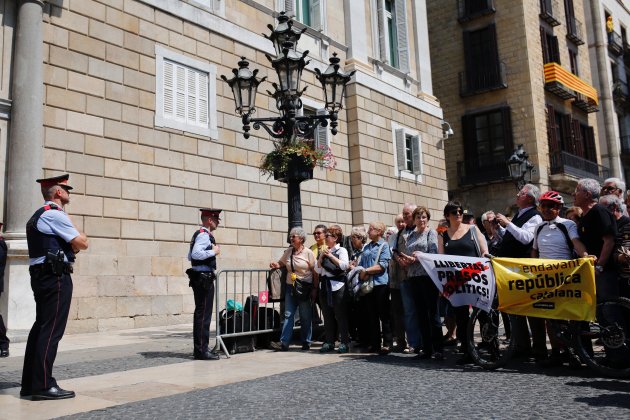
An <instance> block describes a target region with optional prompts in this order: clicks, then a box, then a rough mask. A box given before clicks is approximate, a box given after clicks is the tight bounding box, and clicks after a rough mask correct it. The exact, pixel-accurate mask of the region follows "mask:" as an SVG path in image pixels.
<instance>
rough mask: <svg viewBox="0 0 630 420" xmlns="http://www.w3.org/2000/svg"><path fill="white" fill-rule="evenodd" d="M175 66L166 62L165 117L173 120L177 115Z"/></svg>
mask: <svg viewBox="0 0 630 420" xmlns="http://www.w3.org/2000/svg"><path fill="white" fill-rule="evenodd" d="M174 89H175V66H174V65H173V63H171V62H170V61H166V60H164V116H165V117H167V118H173V116H174V113H175V103H174V98H175V93H174Z"/></svg>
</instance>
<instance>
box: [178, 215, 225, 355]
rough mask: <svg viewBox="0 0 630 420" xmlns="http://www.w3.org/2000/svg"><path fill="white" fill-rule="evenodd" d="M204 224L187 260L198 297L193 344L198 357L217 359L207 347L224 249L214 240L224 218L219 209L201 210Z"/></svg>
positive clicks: (190, 277)
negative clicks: (221, 255) (215, 288)
mask: <svg viewBox="0 0 630 420" xmlns="http://www.w3.org/2000/svg"><path fill="white" fill-rule="evenodd" d="M199 210H200V211H201V227H200V228H199V229H198V230H197V231H196V232H195V233H194V235H193V237H192V239H191V240H190V250H189V251H188V260H189V261H190V263H191V265H192V267H191V268H189V269H188V270H186V274H188V278H189V279H190V283H189V284H190V287H192V289H193V294H194V296H195V314H194V318H193V347H194V357H195V359H197V360H217V359H218V358H219V355H218V354H215V353H212V352H211V351H210V350H208V341H209V340H210V320H211V319H212V308H213V303H214V280H215V277H216V276H215V271H216V269H217V256H218V255H219V254H220V253H221V248H220V247H219V245H217V243H216V241H215V240H214V236H213V235H212V232H213V231H215V230H216V229H217V227H218V226H219V222H220V221H221V219H220V218H219V215H220V214H221V211H222V210H220V209H199Z"/></svg>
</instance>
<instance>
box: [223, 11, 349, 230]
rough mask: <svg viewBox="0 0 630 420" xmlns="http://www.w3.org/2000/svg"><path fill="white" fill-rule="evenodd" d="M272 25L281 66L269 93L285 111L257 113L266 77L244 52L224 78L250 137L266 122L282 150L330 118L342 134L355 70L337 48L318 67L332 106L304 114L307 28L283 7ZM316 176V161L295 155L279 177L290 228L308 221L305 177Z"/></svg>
mask: <svg viewBox="0 0 630 420" xmlns="http://www.w3.org/2000/svg"><path fill="white" fill-rule="evenodd" d="M267 27H268V28H269V29H270V30H271V35H269V36H267V35H265V37H266V38H267V39H269V40H270V41H271V42H272V43H273V46H274V49H275V51H276V58H272V57H271V56H270V55H268V54H265V56H266V57H267V59H268V60H269V61H270V63H271V67H273V69H274V70H275V71H276V74H277V76H278V82H279V83H278V84H276V83H272V86H273V88H274V92H273V93H272V92H270V91H267V93H268V94H269V95H270V96H271V97H273V98H274V99H275V100H276V108H277V109H278V111H280V116H279V117H267V118H253V117H252V115H253V114H255V113H256V107H255V102H256V93H257V92H258V85H260V83H262V82H263V81H264V80H265V79H266V77H263V78H262V79H260V78H257V76H256V75H257V73H258V70H253V71H252V70H250V69H249V63H248V62H247V60H246V59H245V57H241V61H239V62H238V69H233V70H232V73H234V77H232V78H231V79H228V78H227V77H225V76H221V78H222V79H223V80H224V81H225V82H226V83H227V84H228V85H229V86H230V88H231V89H232V94H233V95H234V102H235V104H236V113H237V114H238V115H240V116H241V118H242V122H243V136H244V137H245V138H246V139H247V138H249V136H250V134H249V131H250V129H251V127H252V126H253V128H254V130H258V129H260V128H261V127H262V128H263V129H264V130H265V131H266V132H267V133H268V134H269V135H270V136H271V137H272V138H273V139H275V141H277V143H276V145H275V147H276V150H280V149H282V148H286V147H289V146H291V145H295V144H296V142H298V141H300V140H304V139H306V138H312V137H313V133H314V132H315V130H316V129H317V127H318V126H320V125H321V126H322V127H326V126H328V124H329V121H330V127H331V128H330V131H331V133H332V134H333V135H335V134H337V113H338V112H339V110H341V108H342V100H343V97H344V93H345V88H346V85H347V84H348V82H349V81H350V79H351V77H352V75H353V74H354V71H353V72H350V73H344V72H342V71H340V70H339V69H340V65H339V62H340V60H339V58H338V57H337V54H333V57H331V58H330V65H329V66H328V68H327V69H326V70H325V71H324V72H321V71H319V70H318V69H315V72H316V74H317V75H316V77H317V80H319V81H320V83H321V84H322V88H323V90H324V101H325V107H326V110H327V111H328V113H327V114H325V115H308V116H298V115H297V113H298V110H299V109H300V108H302V100H301V99H300V98H301V96H302V94H303V93H304V91H305V90H306V87H305V88H304V89H300V82H301V79H302V71H303V70H304V67H306V65H307V64H308V63H309V62H308V61H307V60H306V57H307V56H308V51H304V52H303V53H299V52H298V51H297V42H298V40H299V39H300V36H301V35H302V33H303V32H304V31H305V30H306V29H302V30H298V29H296V28H294V27H293V20H292V19H290V18H289V17H288V16H286V14H285V12H281V13H280V15H279V16H278V25H277V26H276V27H275V28H273V27H272V26H271V25H267ZM312 178H313V168H312V166H310V167H309V166H308V165H306V163H305V162H304V160H303V159H299V158H296V159H293V160H292V161H291V162H290V163H289V165H288V168H287V170H286V172H283V173H281V174H278V176H277V177H276V179H278V180H279V181H281V182H285V183H286V184H287V196H288V210H289V231H290V230H291V229H292V228H294V227H297V226H302V200H301V196H300V183H301V182H302V181H304V180H307V179H312Z"/></svg>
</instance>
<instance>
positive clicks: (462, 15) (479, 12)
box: [457, 0, 496, 23]
mask: <svg viewBox="0 0 630 420" xmlns="http://www.w3.org/2000/svg"><path fill="white" fill-rule="evenodd" d="M495 11H496V9H495V8H494V0H457V20H458V21H459V22H460V23H461V22H468V21H469V20H472V19H475V18H477V17H480V16H485V15H489V14H492V13H494V12H495Z"/></svg>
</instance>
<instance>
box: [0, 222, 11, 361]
mask: <svg viewBox="0 0 630 420" xmlns="http://www.w3.org/2000/svg"><path fill="white" fill-rule="evenodd" d="M1 228H2V223H0V229H1ZM6 264H7V244H6V242H4V238H3V237H1V236H0V296H2V292H3V291H4V268H5V266H6ZM9 342H10V340H9V338H8V337H7V327H6V326H5V325H4V320H3V319H2V315H0V357H9Z"/></svg>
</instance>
